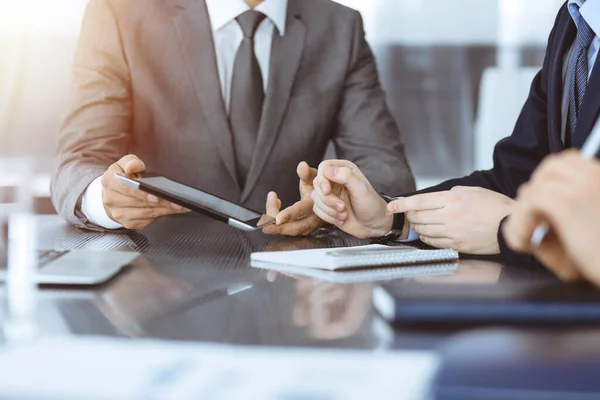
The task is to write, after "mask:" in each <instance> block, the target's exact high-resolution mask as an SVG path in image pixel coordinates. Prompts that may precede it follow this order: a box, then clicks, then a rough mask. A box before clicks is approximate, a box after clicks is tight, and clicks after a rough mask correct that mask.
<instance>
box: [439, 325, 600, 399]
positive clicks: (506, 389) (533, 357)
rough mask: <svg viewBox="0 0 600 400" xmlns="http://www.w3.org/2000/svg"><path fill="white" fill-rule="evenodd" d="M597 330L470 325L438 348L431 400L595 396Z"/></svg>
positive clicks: (598, 382)
mask: <svg viewBox="0 0 600 400" xmlns="http://www.w3.org/2000/svg"><path fill="white" fill-rule="evenodd" d="M599 335H600V331H598V330H594V329H587V330H579V331H570V332H564V331H563V332H561V333H548V332H543V331H539V330H538V331H529V332H525V331H521V332H519V331H511V330H489V331H475V332H473V333H467V334H462V335H459V336H456V337H454V338H451V339H450V340H449V341H448V342H446V343H445V344H444V345H443V346H442V348H441V358H442V362H441V365H440V368H439V369H438V372H437V376H436V378H435V379H434V381H433V385H432V393H431V397H432V398H433V399H435V400H508V399H510V400H537V399H544V400H566V399H568V400H592V399H598V398H600V379H598V372H599V371H600V340H598V337H599Z"/></svg>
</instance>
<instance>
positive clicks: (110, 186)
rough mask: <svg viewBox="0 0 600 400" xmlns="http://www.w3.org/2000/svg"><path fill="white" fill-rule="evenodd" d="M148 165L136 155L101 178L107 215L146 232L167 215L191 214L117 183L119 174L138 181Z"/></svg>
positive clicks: (174, 205) (125, 158) (177, 206)
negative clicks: (149, 226) (148, 227)
mask: <svg viewBox="0 0 600 400" xmlns="http://www.w3.org/2000/svg"><path fill="white" fill-rule="evenodd" d="M145 170H146V166H145V165H144V163H143V162H142V160H140V159H139V158H137V157H136V156H134V155H128V156H125V157H123V158H121V159H120V160H119V161H117V162H116V163H115V164H113V165H111V166H110V167H109V168H108V170H107V171H106V172H105V173H104V175H103V176H102V202H103V203H104V209H105V210H106V213H107V215H108V216H109V217H110V218H111V219H112V220H113V221H115V222H118V223H119V224H121V225H123V226H124V227H125V228H127V229H143V228H145V227H147V226H148V225H150V224H152V223H153V222H155V221H156V220H157V219H158V218H160V217H163V216H165V215H171V214H181V213H184V212H188V211H189V210H186V209H185V208H183V207H181V206H179V205H177V204H173V203H170V202H168V201H166V200H162V199H159V198H158V197H156V196H153V195H151V194H146V193H144V192H142V191H140V190H137V189H132V188H129V187H127V186H125V185H124V184H122V183H121V182H119V180H117V178H116V175H117V174H118V175H124V176H126V177H128V178H139V177H141V175H142V173H143V172H144V171H145Z"/></svg>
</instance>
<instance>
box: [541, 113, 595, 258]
mask: <svg viewBox="0 0 600 400" xmlns="http://www.w3.org/2000/svg"><path fill="white" fill-rule="evenodd" d="M598 151H600V122H597V123H596V125H595V126H594V129H593V130H592V133H591V134H590V136H589V137H588V138H587V140H586V141H585V144H584V145H583V147H582V148H581V155H582V156H583V157H585V158H588V159H592V158H594V157H596V154H598ZM549 233H550V225H548V224H547V223H543V224H540V225H538V227H537V228H535V231H533V235H531V245H532V246H533V247H534V248H538V247H540V246H541V245H542V243H543V242H544V239H546V236H548V234H549Z"/></svg>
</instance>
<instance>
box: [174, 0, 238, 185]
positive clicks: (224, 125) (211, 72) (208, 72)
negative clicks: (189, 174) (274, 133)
mask: <svg viewBox="0 0 600 400" xmlns="http://www.w3.org/2000/svg"><path fill="white" fill-rule="evenodd" d="M176 8H177V9H176V10H175V14H174V15H173V23H174V24H175V28H176V29H177V32H178V34H179V39H180V41H181V43H182V45H183V50H184V53H185V59H186V62H187V64H188V69H189V71H190V73H191V75H192V80H193V82H194V87H195V89H196V93H197V95H198V98H199V100H200V105H201V107H202V112H203V113H204V116H205V117H206V122H207V125H208V128H209V130H210V132H211V134H212V135H213V138H214V141H215V143H216V144H217V148H218V149H219V153H220V155H221V157H222V158H223V161H224V163H225V166H226V168H227V171H228V172H229V174H230V175H231V178H232V179H233V181H234V182H235V184H236V185H237V186H238V189H239V190H240V191H241V188H239V184H238V179H237V172H236V166H235V154H234V150H233V143H232V134H231V128H230V126H229V119H228V117H227V112H226V111H225V102H224V100H223V95H222V91H221V84H220V81H219V71H218V69H217V61H216V55H215V49H214V41H213V35H212V29H211V25H210V19H209V16H208V10H207V8H206V3H205V2H204V1H191V0H178V2H177V5H176Z"/></svg>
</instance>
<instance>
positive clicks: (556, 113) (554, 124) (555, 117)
mask: <svg viewBox="0 0 600 400" xmlns="http://www.w3.org/2000/svg"><path fill="white" fill-rule="evenodd" d="M565 15H566V18H567V21H566V23H565V24H564V26H563V27H562V29H561V32H560V38H559V40H558V49H557V51H556V53H555V56H554V60H553V62H552V71H550V73H549V75H548V76H549V77H550V78H549V79H550V91H549V93H548V104H549V105H550V107H551V113H552V115H551V116H550V127H549V133H550V137H551V138H553V139H554V140H555V141H556V143H561V144H562V146H563V148H564V143H563V141H562V127H563V124H564V121H563V116H562V102H563V93H564V87H563V69H564V68H565V62H567V63H568V62H570V60H565V57H566V55H567V52H568V51H569V49H570V48H571V46H572V45H573V42H574V41H575V37H576V34H577V28H576V27H575V23H574V22H573V20H572V19H571V16H570V15H569V13H568V12H567V13H565ZM565 85H568V82H565ZM551 142H552V139H551Z"/></svg>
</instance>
